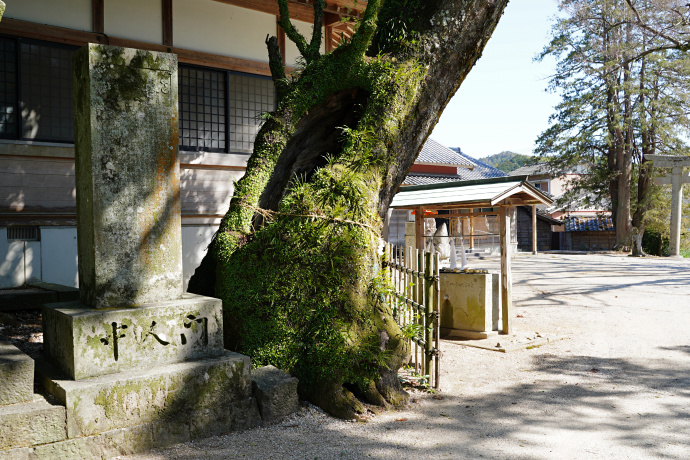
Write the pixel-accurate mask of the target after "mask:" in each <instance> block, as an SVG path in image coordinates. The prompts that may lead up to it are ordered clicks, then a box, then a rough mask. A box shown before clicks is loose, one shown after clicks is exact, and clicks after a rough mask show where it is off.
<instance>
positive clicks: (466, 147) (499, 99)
mask: <svg viewBox="0 0 690 460" xmlns="http://www.w3.org/2000/svg"><path fill="white" fill-rule="evenodd" d="M557 11H558V8H557V6H556V0H513V1H511V2H510V3H509V4H508V7H507V8H506V10H505V13H504V15H503V17H502V18H501V20H500V21H499V23H498V26H497V27H496V31H495V32H494V34H493V36H492V37H491V39H490V40H489V43H488V44H487V46H486V48H485V49H484V53H483V55H482V57H481V58H480V59H479V61H478V62H477V64H475V66H474V68H473V69H472V70H471V71H470V74H469V75H468V76H467V78H466V79H465V81H464V82H463V84H462V86H460V89H459V90H458V92H457V93H456V94H455V96H454V97H453V99H452V100H451V101H450V103H449V104H448V107H446V110H445V111H444V113H443V115H442V116H441V119H440V120H439V123H438V124H437V125H436V127H435V128H434V131H433V133H432V135H431V137H432V138H433V139H434V140H436V141H438V142H440V143H441V144H443V145H446V146H448V147H461V148H462V151H463V152H465V153H467V154H468V155H471V156H474V157H475V158H481V157H485V156H488V155H493V154H495V153H499V152H501V151H503V150H510V151H513V152H518V153H523V154H531V153H532V149H533V148H534V141H535V140H536V138H537V136H539V134H540V133H541V132H542V131H544V130H545V129H546V128H547V126H548V119H549V115H551V113H552V112H553V107H554V106H555V105H556V104H557V103H558V101H559V97H558V96H557V95H556V94H552V93H547V92H545V89H546V87H547V84H548V77H549V76H550V75H551V74H553V72H554V69H555V60H553V59H551V58H549V59H548V60H546V59H545V60H544V61H543V62H541V63H537V62H533V58H534V56H535V55H537V54H538V53H539V52H540V51H541V50H542V49H543V48H544V46H545V45H546V44H547V43H548V41H549V32H550V30H551V24H552V17H553V16H554V15H555V14H556V13H557Z"/></svg>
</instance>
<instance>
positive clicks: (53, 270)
mask: <svg viewBox="0 0 690 460" xmlns="http://www.w3.org/2000/svg"><path fill="white" fill-rule="evenodd" d="M41 267H42V270H43V276H42V281H44V282H46V283H56V284H62V285H64V286H72V287H79V274H78V267H77V229H76V227H41Z"/></svg>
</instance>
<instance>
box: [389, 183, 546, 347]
mask: <svg viewBox="0 0 690 460" xmlns="http://www.w3.org/2000/svg"><path fill="white" fill-rule="evenodd" d="M552 203H553V199H552V198H551V197H550V196H549V195H547V194H546V193H544V192H542V191H541V190H539V189H537V188H536V187H534V186H533V185H532V184H530V183H529V182H527V176H508V177H496V178H490V179H479V180H472V181H462V182H450V183H440V184H430V185H419V186H412V187H405V188H403V189H401V190H400V191H399V192H398V194H397V195H395V197H394V198H393V201H392V203H391V205H390V207H391V208H394V209H412V210H415V235H416V239H417V241H416V246H417V247H418V248H422V247H424V244H423V238H424V211H425V210H432V211H434V210H460V209H474V208H488V207H492V208H493V207H498V208H499V211H498V216H499V234H500V241H501V303H502V309H503V312H502V317H503V333H504V334H510V333H511V329H512V328H511V319H512V318H511V317H512V300H511V292H512V276H511V268H510V241H511V237H510V228H511V222H510V221H511V218H512V216H513V214H514V213H513V210H514V208H515V206H536V205H538V204H544V205H551V204H552ZM467 215H468V214H463V216H467ZM469 215H471V214H469ZM534 215H535V218H536V213H534ZM533 228H535V229H536V225H534V226H533ZM534 238H536V235H535V236H534Z"/></svg>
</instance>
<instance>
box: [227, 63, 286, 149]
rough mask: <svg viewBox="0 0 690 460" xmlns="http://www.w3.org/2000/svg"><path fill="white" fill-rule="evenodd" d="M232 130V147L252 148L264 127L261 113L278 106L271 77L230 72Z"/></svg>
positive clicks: (230, 134)
mask: <svg viewBox="0 0 690 460" xmlns="http://www.w3.org/2000/svg"><path fill="white" fill-rule="evenodd" d="M229 78H230V85H229V87H230V126H229V128H230V132H229V139H230V145H229V150H230V151H231V152H249V153H251V152H252V150H253V149H254V138H256V134H257V133H258V132H259V128H260V127H261V120H260V119H259V117H260V116H261V114H262V113H265V112H269V111H271V110H274V109H275V89H274V86H273V82H272V81H271V80H270V79H268V78H262V77H256V76H253V75H240V74H235V73H230V74H229Z"/></svg>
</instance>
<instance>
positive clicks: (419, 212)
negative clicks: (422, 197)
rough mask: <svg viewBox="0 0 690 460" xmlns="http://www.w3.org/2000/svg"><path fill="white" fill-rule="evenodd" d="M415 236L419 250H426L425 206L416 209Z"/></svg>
mask: <svg viewBox="0 0 690 460" xmlns="http://www.w3.org/2000/svg"><path fill="white" fill-rule="evenodd" d="M414 236H415V246H416V247H417V249H418V250H420V251H424V208H422V207H419V208H416V209H415V210H414Z"/></svg>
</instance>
